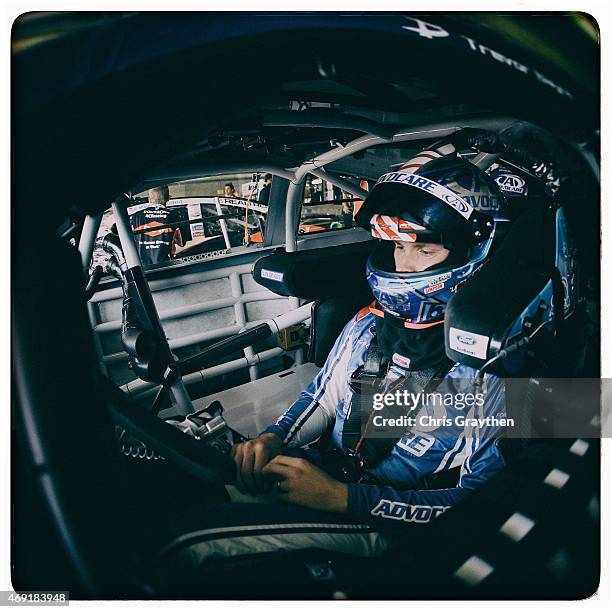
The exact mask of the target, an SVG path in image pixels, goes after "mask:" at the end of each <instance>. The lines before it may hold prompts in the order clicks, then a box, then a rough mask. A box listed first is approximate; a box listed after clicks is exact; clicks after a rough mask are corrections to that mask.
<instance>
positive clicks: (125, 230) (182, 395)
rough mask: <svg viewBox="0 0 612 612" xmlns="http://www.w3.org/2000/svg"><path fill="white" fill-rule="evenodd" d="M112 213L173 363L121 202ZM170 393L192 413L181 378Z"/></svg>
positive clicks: (149, 313) (157, 332)
mask: <svg viewBox="0 0 612 612" xmlns="http://www.w3.org/2000/svg"><path fill="white" fill-rule="evenodd" d="M113 213H114V215H115V223H116V225H117V232H118V233H119V240H120V241H121V246H122V248H123V254H124V256H125V261H126V263H127V266H128V269H129V270H130V272H131V274H132V276H133V278H134V280H135V281H136V287H137V289H138V292H139V293H140V298H141V300H142V302H143V306H144V309H145V312H146V313H147V316H148V317H149V320H150V322H151V325H152V326H153V332H154V333H155V335H156V336H157V339H158V340H159V341H160V346H161V348H162V350H163V351H164V353H165V357H166V358H167V360H168V363H172V362H173V361H174V355H173V354H172V351H171V350H170V346H169V345H168V339H167V338H166V334H165V332H164V328H163V327H162V324H161V321H160V320H159V315H158V313H157V307H156V306H155V302H154V301H153V296H152V294H151V288H150V287H149V283H148V282H147V278H146V276H145V274H144V271H143V270H142V263H141V261H140V255H139V254H138V249H137V248H136V242H135V241H134V236H133V235H132V227H131V225H130V219H129V216H128V212H127V209H126V207H125V205H124V202H123V201H121V200H120V201H115V202H113ZM141 281H142V282H141ZM170 391H171V394H172V396H173V398H174V400H175V402H176V405H177V407H178V408H179V409H180V411H181V412H182V413H183V414H189V413H191V412H193V404H192V402H191V399H190V397H189V394H188V393H187V389H186V388H185V384H184V383H183V379H182V378H181V377H179V378H178V379H177V380H176V381H175V382H174V383H173V384H172V386H171V387H170Z"/></svg>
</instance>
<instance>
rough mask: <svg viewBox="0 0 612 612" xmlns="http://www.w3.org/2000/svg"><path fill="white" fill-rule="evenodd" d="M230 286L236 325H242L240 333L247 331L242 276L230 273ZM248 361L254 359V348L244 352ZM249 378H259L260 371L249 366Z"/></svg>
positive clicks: (252, 379)
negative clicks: (234, 299)
mask: <svg viewBox="0 0 612 612" xmlns="http://www.w3.org/2000/svg"><path fill="white" fill-rule="evenodd" d="M229 279H230V286H231V289H232V295H233V296H234V297H235V298H236V302H235V304H234V315H235V317H236V323H237V324H238V325H240V331H242V330H243V329H245V325H246V323H247V317H246V308H245V305H244V302H243V301H242V300H241V299H240V298H241V297H242V285H241V283H240V276H238V274H236V273H235V272H230V277H229ZM242 352H243V353H244V356H245V357H246V358H247V360H249V359H252V358H253V356H254V354H255V351H253V347H251V346H247V347H245V348H244V349H243V351H242ZM249 378H250V379H251V382H253V381H254V380H257V379H258V378H259V370H258V368H257V366H256V365H252V366H249Z"/></svg>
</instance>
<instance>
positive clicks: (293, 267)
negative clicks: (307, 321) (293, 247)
mask: <svg viewBox="0 0 612 612" xmlns="http://www.w3.org/2000/svg"><path fill="white" fill-rule="evenodd" d="M375 245H376V241H374V240H367V241H365V242H358V243H355V244H348V245H342V246H337V247H327V248H324V249H317V250H309V251H300V252H297V253H286V252H285V251H282V250H280V251H277V252H275V253H273V254H271V255H267V256H265V257H262V258H261V259H258V260H257V261H256V262H255V266H254V268H253V277H254V278H255V280H256V281H257V282H258V283H259V284H260V285H263V286H264V287H266V288H267V289H269V290H270V291H273V292H274V293H277V294H279V295H283V296H294V297H298V298H302V299H304V300H314V303H313V306H312V323H311V328H310V343H309V344H310V349H309V353H308V359H309V361H312V362H313V363H315V364H316V365H317V366H319V367H320V366H322V365H323V364H324V363H325V360H326V359H327V355H328V354H329V352H330V351H331V349H332V346H333V345H334V342H335V341H336V338H337V337H338V336H339V335H340V332H341V331H342V328H343V327H344V326H345V325H346V324H347V323H348V321H349V320H350V318H351V317H352V316H353V315H355V314H356V313H357V312H358V311H359V309H360V308H362V307H363V306H365V305H366V304H369V303H370V302H371V301H372V299H373V297H372V292H371V291H370V287H369V286H368V283H367V281H366V278H365V273H364V270H365V264H366V260H367V258H368V257H369V255H370V253H371V252H372V249H373V248H374V246H375Z"/></svg>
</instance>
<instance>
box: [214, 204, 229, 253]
mask: <svg viewBox="0 0 612 612" xmlns="http://www.w3.org/2000/svg"><path fill="white" fill-rule="evenodd" d="M215 208H216V209H217V214H218V215H220V216H223V210H222V209H221V202H220V201H219V198H215ZM219 225H220V226H221V233H222V234H223V240H225V247H226V248H227V249H231V248H232V245H231V243H230V239H229V234H228V232H227V223H226V221H225V219H220V220H219Z"/></svg>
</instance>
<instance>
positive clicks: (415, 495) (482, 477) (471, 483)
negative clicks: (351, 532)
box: [348, 438, 504, 523]
mask: <svg viewBox="0 0 612 612" xmlns="http://www.w3.org/2000/svg"><path fill="white" fill-rule="evenodd" d="M503 466H504V460H503V458H502V456H501V454H500V452H499V450H498V449H497V447H496V446H495V444H494V440H493V439H492V438H490V439H488V440H486V441H485V442H483V443H482V444H480V446H479V447H478V448H477V449H476V451H474V453H473V454H472V455H471V456H470V458H469V461H468V460H466V462H464V464H463V466H462V468H461V476H460V479H459V483H458V485H457V486H456V487H453V488H448V489H427V490H405V491H400V490H397V489H395V488H393V487H390V486H377V485H367V484H355V483H351V484H349V486H348V487H349V489H348V513H349V514H350V515H352V516H354V517H355V518H357V519H359V520H362V521H372V520H373V519H375V518H382V519H390V520H394V521H404V522H408V523H411V522H415V523H427V522H429V521H430V520H432V519H434V518H436V516H438V515H439V514H441V513H442V512H444V511H445V510H448V508H450V507H451V506H454V505H455V504H456V503H458V502H460V501H461V500H462V499H463V498H464V497H465V496H466V495H467V494H468V493H469V492H470V491H472V490H473V489H475V488H477V487H478V486H480V485H481V484H482V483H483V482H486V481H487V480H488V479H489V478H491V477H492V476H494V475H495V474H496V473H497V472H499V471H500V470H501V469H502V467H503Z"/></svg>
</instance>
